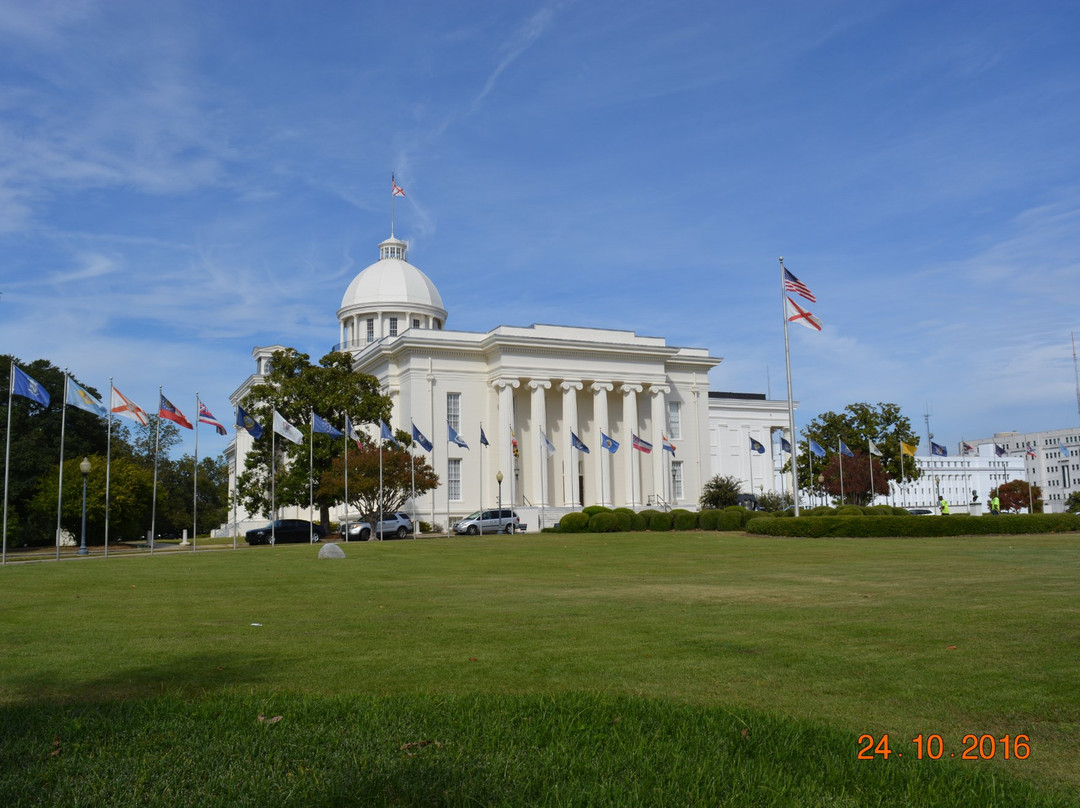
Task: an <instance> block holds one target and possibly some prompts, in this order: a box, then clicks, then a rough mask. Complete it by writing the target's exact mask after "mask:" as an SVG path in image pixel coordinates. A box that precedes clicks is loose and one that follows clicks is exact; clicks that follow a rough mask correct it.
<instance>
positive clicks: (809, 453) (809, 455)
mask: <svg viewBox="0 0 1080 808" xmlns="http://www.w3.org/2000/svg"><path fill="white" fill-rule="evenodd" d="M791 437H792V438H793V439H794V437H795V436H794V435H792V436H791ZM795 445H796V446H798V445H799V444H797V443H796V444H795ZM806 459H807V460H809V461H810V492H811V493H810V497H811V498H810V504H811V506H812V505H813V504H814V499H813V496H814V495H813V491H814V453H813V451H812V450H811V449H810V436H809V435H807V436H806ZM797 462H798V458H797V457H793V458H792V460H791V465H792V466H794V465H795V464H796V463H797ZM793 499H794V500H795V501H796V503H797V502H798V500H799V489H798V488H796V489H795V491H794V497H793Z"/></svg>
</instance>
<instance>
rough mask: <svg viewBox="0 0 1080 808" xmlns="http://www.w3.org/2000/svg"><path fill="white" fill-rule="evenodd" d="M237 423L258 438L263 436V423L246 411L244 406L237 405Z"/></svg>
mask: <svg viewBox="0 0 1080 808" xmlns="http://www.w3.org/2000/svg"><path fill="white" fill-rule="evenodd" d="M236 425H237V426H241V427H243V428H244V429H246V430H247V433H248V434H249V435H251V437H253V438H255V439H256V440H258V439H259V438H261V437H262V433H263V428H262V425H261V424H260V423H259V422H258V421H256V420H255V419H254V418H252V417H251V416H250V415H249V414H248V413H247V412H245V410H244V408H243V407H241V406H239V405H237V407H236Z"/></svg>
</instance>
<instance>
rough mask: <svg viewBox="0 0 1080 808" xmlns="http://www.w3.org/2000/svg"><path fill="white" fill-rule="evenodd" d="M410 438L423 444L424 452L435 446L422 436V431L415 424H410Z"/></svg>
mask: <svg viewBox="0 0 1080 808" xmlns="http://www.w3.org/2000/svg"><path fill="white" fill-rule="evenodd" d="M412 439H413V440H414V441H416V442H417V443H419V444H420V445H421V446H423V447H424V451H425V452H430V451H431V450H432V449H434V448H435V444H433V443H432V442H431V441H429V440H428V439H427V438H426V437H425V436H424V433H423V432H421V431H420V430H419V429H417V428H416V424H413V425H412Z"/></svg>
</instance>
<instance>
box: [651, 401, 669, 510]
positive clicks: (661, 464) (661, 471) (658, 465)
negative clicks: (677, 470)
mask: <svg viewBox="0 0 1080 808" xmlns="http://www.w3.org/2000/svg"><path fill="white" fill-rule="evenodd" d="M649 392H650V393H651V394H652V439H651V442H652V445H653V458H654V459H653V473H652V491H647V492H646V496H649V495H652V496H658V497H664V498H665V499H666V498H667V493H666V491H667V487H666V486H665V484H664V481H665V480H666V479H667V464H668V459H669V457H670V455H669V454H667V453H666V452H664V433H665V432H666V431H667V398H666V396H667V394H668V393H670V392H671V388H670V387H668V386H667V385H664V384H653V385H650V386H649Z"/></svg>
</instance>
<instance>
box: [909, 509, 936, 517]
mask: <svg viewBox="0 0 1080 808" xmlns="http://www.w3.org/2000/svg"><path fill="white" fill-rule="evenodd" d="M907 512H908V513H910V514H911V515H912V516H930V515H932V514H933V513H934V512H933V511H932V510H930V509H929V508H908V509H907Z"/></svg>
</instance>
